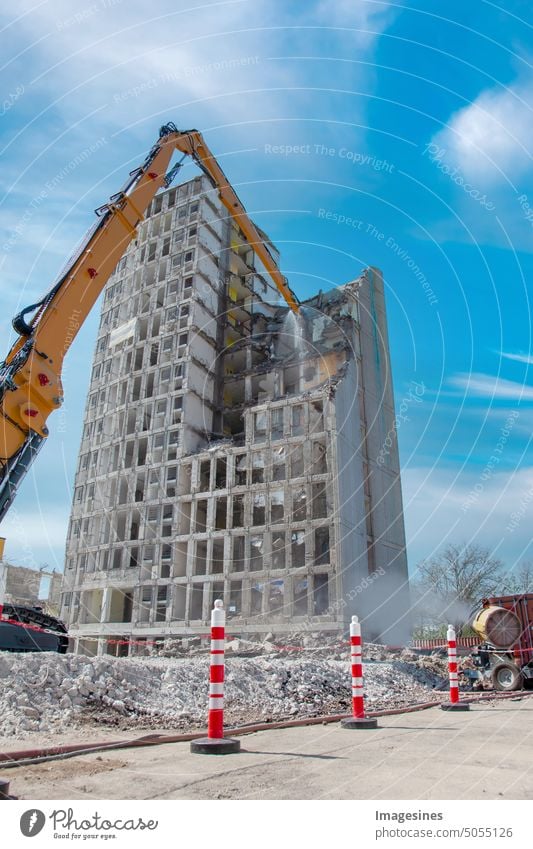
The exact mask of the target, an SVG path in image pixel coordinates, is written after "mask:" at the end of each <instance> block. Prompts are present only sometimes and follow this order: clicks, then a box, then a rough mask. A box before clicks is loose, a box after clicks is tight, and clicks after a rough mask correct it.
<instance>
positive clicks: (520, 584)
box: [502, 560, 533, 595]
mask: <svg viewBox="0 0 533 849" xmlns="http://www.w3.org/2000/svg"><path fill="white" fill-rule="evenodd" d="M522 593H533V562H532V561H531V560H529V561H524V562H523V563H521V564H520V566H519V567H518V568H517V569H510V570H509V571H508V572H506V573H505V575H504V579H503V585H502V595H507V594H508V595H518V594H522Z"/></svg>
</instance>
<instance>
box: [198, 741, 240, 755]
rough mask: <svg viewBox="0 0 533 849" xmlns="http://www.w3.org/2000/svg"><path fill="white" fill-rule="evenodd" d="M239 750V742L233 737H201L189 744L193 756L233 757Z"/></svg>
mask: <svg viewBox="0 0 533 849" xmlns="http://www.w3.org/2000/svg"><path fill="white" fill-rule="evenodd" d="M240 750H241V741H240V740H235V739H234V738H233V737H220V738H217V737H201V738H200V739H199V740H193V741H192V742H191V752H192V753H193V755H233V754H235V753H236V752H240Z"/></svg>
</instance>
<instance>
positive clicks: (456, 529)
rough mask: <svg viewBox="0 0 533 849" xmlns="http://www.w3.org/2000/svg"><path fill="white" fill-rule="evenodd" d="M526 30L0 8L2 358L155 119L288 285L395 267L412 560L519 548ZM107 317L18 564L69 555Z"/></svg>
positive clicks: (17, 532)
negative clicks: (188, 151) (197, 137)
mask: <svg viewBox="0 0 533 849" xmlns="http://www.w3.org/2000/svg"><path fill="white" fill-rule="evenodd" d="M532 24H533V18H532V15H531V6H530V3H529V2H528V0H510V2H507V3H506V4H505V8H503V5H502V6H499V5H497V4H496V3H491V2H486V0H471V2H469V3H464V2H456V1H455V0H450V2H448V3H446V4H442V3H439V2H431V0H430V2H428V0H413V2H410V3H409V4H402V3H389V2H378V0H331V1H330V0H306V2H293V3H290V4H286V3H281V2H272V1H271V0H270V2H266V0H229V2H217V3H207V2H194V0H173V2H170V0H168V1H167V0H160V2H158V3H157V4H152V5H150V4H145V3H140V2H132V3H126V2H125V0H94V2H91V0H87V2H85V3H81V2H72V0H71V2H66V0H53V2H51V0H46V1H45V2H37V0H29V2H26V0H22V2H19V3H18V4H17V5H16V9H12V10H9V13H8V12H7V11H6V10H4V12H3V13H2V16H1V19H0V29H1V35H2V62H3V70H2V73H3V80H4V83H3V92H4V102H3V103H2V105H1V108H0V115H1V119H2V136H1V141H0V144H1V149H2V162H3V167H2V171H1V173H0V254H1V257H0V263H1V276H0V288H1V293H2V310H1V313H0V327H1V330H2V338H3V340H4V342H3V345H4V348H5V350H6V352H7V349H8V346H9V344H10V340H12V333H11V327H10V318H11V316H12V315H13V314H14V313H15V311H16V310H17V308H18V307H19V306H21V305H26V304H28V303H32V302H33V299H34V298H35V297H36V296H38V295H39V294H41V293H42V292H44V291H45V290H46V289H48V288H49V286H50V284H51V282H52V280H53V278H54V277H55V275H56V273H57V272H58V271H59V269H60V267H61V266H62V264H63V262H64V261H65V259H66V258H67V257H68V255H69V254H70V252H71V249H72V247H73V246H74V244H75V243H76V242H77V240H78V239H79V238H80V237H81V236H82V235H83V233H84V231H85V230H86V229H87V227H88V226H89V224H90V223H91V222H92V220H93V216H92V211H93V209H94V208H95V207H96V206H98V205H100V204H101V203H103V202H105V200H106V199H107V198H108V196H109V195H110V194H112V193H113V192H114V191H116V190H117V189H118V188H119V187H120V185H121V184H122V182H123V181H124V178H125V176H126V174H127V172H128V171H129V170H131V169H132V168H133V167H134V165H136V164H137V163H139V162H140V161H141V160H142V158H143V157H144V155H145V153H146V151H147V149H148V148H149V147H150V145H151V144H152V143H153V141H154V139H155V137H156V136H157V131H158V128H159V126H160V124H161V123H163V122H166V121H168V120H173V121H174V122H175V123H176V124H177V125H178V127H180V128H181V129H186V128H190V127H197V128H199V129H201V130H202V131H203V132H204V133H205V135H206V138H207V139H208V142H209V143H210V145H211V147H212V149H213V150H214V151H215V152H216V154H217V155H218V156H219V157H220V159H221V162H222V164H223V167H224V169H225V170H226V172H227V174H228V176H229V177H230V179H231V180H232V182H233V183H234V185H235V186H236V188H237V190H238V192H239V194H240V196H241V198H242V200H243V201H244V203H245V205H246V207H247V209H248V211H249V212H250V213H252V214H253V216H254V217H255V219H256V220H257V221H258V223H259V224H260V225H261V226H262V227H263V228H264V229H265V230H267V231H268V233H269V234H270V235H271V236H272V238H273V240H274V241H275V242H276V244H277V245H278V246H279V248H280V249H281V252H282V265H283V270H284V272H285V273H286V274H287V276H288V277H289V279H290V281H291V285H292V287H293V288H294V290H295V291H296V293H297V294H298V295H299V296H300V297H301V298H305V297H307V296H309V295H311V294H313V293H314V292H315V291H316V290H317V289H318V288H323V289H326V288H329V287H331V286H333V285H337V284H340V283H343V282H346V281H347V280H349V279H352V278H354V277H356V276H357V275H358V273H359V272H360V270H361V269H362V267H364V266H366V265H369V264H371V265H375V266H378V267H380V268H381V269H382V270H383V272H384V276H385V280H386V297H387V308H388V318H389V333H390V343H391V355H392V365H393V375H394V385H395V395H396V401H397V405H398V406H399V405H400V404H401V403H402V400H404V399H405V398H408V397H409V391H410V389H412V387H413V385H414V383H415V382H416V383H417V385H419V386H420V385H422V384H423V395H422V400H421V402H420V403H418V402H417V403H414V402H411V403H410V404H409V408H408V410H407V413H406V419H407V420H405V421H402V422H401V423H400V426H399V429H398V438H399V443H400V450H401V461H402V474H403V478H402V480H403V493H404V503H405V514H406V529H407V536H408V550H409V560H410V566H411V569H412V570H414V569H415V567H416V563H417V562H418V561H419V560H420V559H422V558H424V557H428V556H431V554H432V553H433V552H435V551H436V550H438V549H440V548H441V547H442V545H443V544H445V543H446V542H447V541H454V542H458V541H462V540H468V541H472V542H475V543H479V544H482V545H485V546H487V547H489V548H491V549H492V550H493V551H494V553H495V554H496V555H497V556H499V557H500V558H501V559H503V560H504V561H505V563H506V564H507V565H508V567H509V568H512V567H513V566H514V565H515V564H516V563H519V562H521V561H522V560H526V559H531V558H532V557H533V549H532V544H531V532H530V527H531V521H532V518H533V461H532V459H531V451H530V440H531V432H532V425H533V381H532V376H531V374H530V372H531V364H532V363H533V354H532V352H531V310H530V303H529V292H530V288H531V287H530V282H529V281H530V279H531V270H532V245H533V238H532V237H533V162H532V156H531V144H530V138H531V133H530V132H529V133H528V132H527V130H528V129H529V128H530V126H531V112H532V107H533V67H532V55H531V44H532V39H531V35H532ZM80 157H81V158H83V160H84V161H83V164H81V165H76V161H79V158H80ZM192 173H193V171H192V167H191V166H189V170H186V171H183V172H182V174H183V175H184V178H186V177H187V176H188V175H189V174H191V175H192ZM328 213H329V215H328ZM430 292H431V293H432V294H430ZM97 313H98V310H96V311H95V312H94V314H93V315H92V316H91V317H90V318H89V319H88V321H87V323H86V325H85V326H84V328H83V330H82V331H81V333H80V335H79V337H78V339H77V342H76V344H75V346H73V348H72V349H71V351H70V353H69V357H68V358H67V362H66V368H65V372H64V384H65V396H66V402H65V407H64V409H63V410H62V411H61V413H60V414H55V416H54V417H53V418H52V419H51V420H50V422H49V424H50V430H51V436H50V438H49V444H48V445H47V446H45V449H43V451H42V452H41V455H40V457H39V458H38V460H37V462H36V463H35V464H34V466H33V469H32V471H31V473H30V475H29V476H28V479H27V480H26V482H25V484H24V486H23V489H22V490H21V492H20V494H19V496H18V498H17V501H16V504H15V508H14V509H13V510H12V511H11V514H10V516H8V518H7V519H6V520H5V523H4V526H3V532H4V534H5V535H6V536H7V537H8V544H7V549H6V551H7V555H8V556H9V557H10V559H12V560H13V561H14V562H15V561H18V562H21V563H24V564H26V565H34V566H39V565H41V564H43V563H48V564H49V565H50V566H54V567H56V568H58V569H62V565H63V546H64V538H65V533H66V527H67V521H68V513H69V505H70V497H71V488H72V482H73V476H74V469H75V464H76V456H77V450H78V445H79V438H80V433H81V425H82V417H83V407H84V400H85V393H86V390H87V385H88V378H89V371H90V363H91V359H92V350H93V344H94V339H95V335H96V328H97V322H98V314H97ZM411 395H412V393H411Z"/></svg>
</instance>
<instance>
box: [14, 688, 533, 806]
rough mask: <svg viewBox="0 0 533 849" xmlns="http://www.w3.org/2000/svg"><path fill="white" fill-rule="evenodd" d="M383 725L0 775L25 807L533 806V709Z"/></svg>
mask: <svg viewBox="0 0 533 849" xmlns="http://www.w3.org/2000/svg"><path fill="white" fill-rule="evenodd" d="M379 722H380V727H379V728H378V729H376V730H364V731H363V730H347V729H343V728H341V727H340V726H339V725H337V724H335V725H319V726H308V727H302V728H292V729H283V730H272V731H265V732H260V733H255V734H250V735H247V736H244V737H241V738H240V739H241V747H242V751H241V753H240V754H234V755H225V756H213V755H193V754H191V753H190V750H189V743H178V744H168V745H164V746H157V747H154V748H149V749H146V748H144V749H131V750H121V751H117V752H106V753H103V754H100V755H87V756H84V757H80V758H72V759H68V760H65V761H62V762H51V763H46V764H39V765H35V766H28V767H21V768H20V769H16V770H14V769H10V770H1V771H0V774H1V775H2V777H4V778H7V779H8V780H10V781H11V792H12V793H14V794H16V795H17V796H19V797H20V798H25V799H500V798H506V799H532V798H533V764H532V762H531V746H532V743H533V700H531V699H518V700H516V701H515V700H506V701H504V702H499V703H490V704H477V705H472V707H471V709H470V711H469V712H468V713H447V712H444V711H441V710H440V709H438V708H432V709H430V710H426V711H422V712H419V713H412V714H404V715H398V716H388V717H383V718H382V719H380V721H379ZM117 736H120V735H117ZM26 747H27V746H26V745H25V746H24V748H26Z"/></svg>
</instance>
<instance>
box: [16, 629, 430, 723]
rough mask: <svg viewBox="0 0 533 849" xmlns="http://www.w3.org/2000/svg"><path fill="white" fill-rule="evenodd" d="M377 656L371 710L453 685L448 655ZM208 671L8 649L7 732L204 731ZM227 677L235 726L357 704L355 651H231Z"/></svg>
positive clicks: (368, 675)
mask: <svg viewBox="0 0 533 849" xmlns="http://www.w3.org/2000/svg"><path fill="white" fill-rule="evenodd" d="M235 642H238V643H240V642H241V641H240V640H239V641H235ZM370 653H371V654H375V655H379V656H380V657H382V656H383V657H384V658H385V659H383V660H380V659H375V660H374V659H371V658H368V661H369V662H367V663H366V664H365V683H366V701H367V706H368V708H369V709H379V708H391V707H398V706H401V705H406V704H412V703H415V702H423V701H427V700H428V699H430V698H432V697H433V695H434V693H435V691H436V690H437V691H438V690H441V689H442V688H443V687H445V685H446V679H445V674H443V668H444V669H445V664H443V662H442V659H440V658H435V657H427V658H418V659H416V660H414V661H413V660H411V659H410V657H409V659H407V658H403V657H402V653H401V652H398V653H396V655H397V656H396V657H391V656H390V654H389V655H388V653H387V650H386V649H385V647H383V646H382V647H381V650H380V651H379V650H378V649H374V650H373V651H371V652H370ZM387 655H388V656H387ZM208 667H209V658H208V656H207V655H203V656H198V655H191V656H189V657H181V658H162V657H159V658H135V659H134V658H113V657H110V656H102V657H85V656H83V655H71V654H67V655H59V654H54V653H51V652H50V653H46V654H32V653H31V654H9V653H2V654H0V737H4V738H10V739H12V738H19V739H21V738H24V737H26V736H28V735H29V734H31V732H37V731H38V732H41V733H42V732H46V733H51V734H59V733H61V732H64V731H65V728H66V727H70V728H76V727H80V726H81V725H85V726H86V725H87V723H93V724H95V725H98V724H106V725H114V726H117V727H120V728H121V729H127V728H130V729H135V728H142V727H144V728H169V729H175V730H187V729H189V730H190V729H195V728H200V727H204V726H205V722H206V715H207V690H208V683H207V682H208ZM226 681H227V683H226V717H225V718H226V724H227V725H238V724H243V723H250V722H257V721H261V722H265V721H269V720H272V721H275V720H279V719H282V718H286V717H297V716H298V717H305V716H317V715H322V714H328V713H343V712H349V710H350V678H349V662H348V660H347V659H346V652H345V651H343V653H342V655H340V654H337V653H336V652H333V651H331V650H330V651H329V652H328V651H325V650H322V651H320V652H316V651H313V650H312V649H311V650H310V651H300V652H298V653H297V654H294V655H292V656H290V657H286V656H282V655H281V654H280V653H277V652H275V651H274V652H272V653H270V654H266V655H262V656H257V657H239V656H236V655H233V656H231V655H229V656H228V658H227V664H226Z"/></svg>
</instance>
